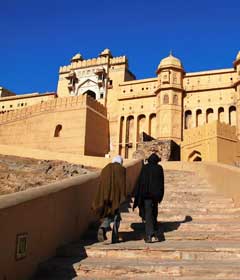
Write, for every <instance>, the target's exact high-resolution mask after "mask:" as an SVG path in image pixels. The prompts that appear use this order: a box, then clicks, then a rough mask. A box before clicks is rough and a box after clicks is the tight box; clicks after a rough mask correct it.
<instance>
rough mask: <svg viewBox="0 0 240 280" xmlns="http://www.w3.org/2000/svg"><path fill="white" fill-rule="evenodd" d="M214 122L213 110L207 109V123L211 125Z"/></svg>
mask: <svg viewBox="0 0 240 280" xmlns="http://www.w3.org/2000/svg"><path fill="white" fill-rule="evenodd" d="M212 121H213V109H212V108H208V109H207V115H206V123H210V122H212Z"/></svg>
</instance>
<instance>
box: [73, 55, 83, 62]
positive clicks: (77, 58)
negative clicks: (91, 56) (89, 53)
mask: <svg viewBox="0 0 240 280" xmlns="http://www.w3.org/2000/svg"><path fill="white" fill-rule="evenodd" d="M82 60H83V57H82V55H81V54H80V53H77V54H75V55H74V56H73V57H72V59H71V61H72V62H78V61H82Z"/></svg>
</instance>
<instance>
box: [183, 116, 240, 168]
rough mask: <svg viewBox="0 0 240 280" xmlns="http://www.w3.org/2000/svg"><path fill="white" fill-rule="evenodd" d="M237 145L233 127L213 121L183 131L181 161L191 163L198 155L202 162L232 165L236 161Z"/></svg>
mask: <svg viewBox="0 0 240 280" xmlns="http://www.w3.org/2000/svg"><path fill="white" fill-rule="evenodd" d="M238 145H239V142H238V140H237V136H236V127H235V126H230V125H227V124H225V123H220V122H218V121H213V122H211V123H209V124H205V125H203V126H200V127H195V128H192V129H187V130H184V141H183V142H182V143H181V160H183V161H193V160H194V156H197V155H199V157H201V159H202V160H204V161H216V162H222V163H229V164H233V163H234V162H235V161H236V160H237V147H238Z"/></svg>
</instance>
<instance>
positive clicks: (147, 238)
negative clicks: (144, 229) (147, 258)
mask: <svg viewBox="0 0 240 280" xmlns="http://www.w3.org/2000/svg"><path fill="white" fill-rule="evenodd" d="M144 241H145V243H153V240H152V236H146V237H145V238H144Z"/></svg>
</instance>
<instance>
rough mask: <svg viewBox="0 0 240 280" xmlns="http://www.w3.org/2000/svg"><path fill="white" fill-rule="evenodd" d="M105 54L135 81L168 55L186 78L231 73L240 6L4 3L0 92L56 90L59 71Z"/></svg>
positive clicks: (238, 45)
mask: <svg viewBox="0 0 240 280" xmlns="http://www.w3.org/2000/svg"><path fill="white" fill-rule="evenodd" d="M107 47H108V48H110V49H111V51H112V53H113V55H115V56H119V55H127V56H128V59H129V64H130V69H131V71H132V72H133V73H135V74H136V76H137V78H138V79H140V78H148V77H154V76H155V70H156V67H157V65H158V63H159V61H160V60H161V59H162V58H163V57H165V56H167V55H168V54H169V51H170V50H172V51H173V54H174V55H175V56H177V57H178V58H180V59H181V60H182V63H183V65H184V68H185V70H186V71H188V72H189V71H201V70H207V69H217V68H229V67H232V62H233V60H234V58H235V56H236V54H237V52H238V50H240V1H239V0H238V1H237V0H229V1H222V0H218V1H217V0H199V1H195V0H191V1H190V0H185V1H181V0H172V1H166V0H165V1H162V0H148V1H143V0H138V1H135V0H132V1H131V0H128V1H125V0H121V1H114V0H112V1H110V0H101V1H96V0H92V1H81V0H78V1H77V0H71V1H62V0H57V1H55V0H48V1H46V0H41V1H36V0H7V1H3V0H2V1H1V14H0V85H1V86H4V87H6V88H8V89H10V90H13V91H14V92H17V93H29V92H34V91H39V92H45V91H55V90H56V88H57V80H58V69H59V66H60V65H67V64H68V63H69V60H70V58H71V57H72V56H73V55H74V54H76V53H77V52H80V53H81V54H82V55H83V56H84V58H91V57H96V56H97V55H98V54H99V52H100V51H101V50H103V49H104V48H107Z"/></svg>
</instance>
